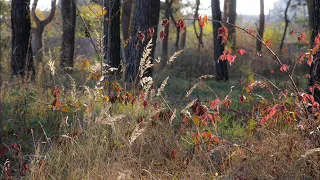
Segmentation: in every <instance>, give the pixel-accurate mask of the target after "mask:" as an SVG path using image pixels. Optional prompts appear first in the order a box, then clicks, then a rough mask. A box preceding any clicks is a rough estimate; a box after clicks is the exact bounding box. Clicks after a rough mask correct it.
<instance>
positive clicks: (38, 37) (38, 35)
mask: <svg viewBox="0 0 320 180" xmlns="http://www.w3.org/2000/svg"><path fill="white" fill-rule="evenodd" d="M37 4H38V0H34V1H33V4H32V10H31V15H32V18H33V19H34V22H35V23H36V28H35V29H33V31H32V32H33V33H32V35H33V36H32V41H33V43H32V44H34V46H35V47H34V49H35V52H34V53H35V55H36V60H37V62H38V63H39V62H42V59H43V44H42V34H43V31H44V28H45V26H47V25H48V24H49V23H50V22H51V21H52V20H53V18H54V15H55V12H56V0H52V1H51V12H50V14H49V16H48V17H47V18H46V19H44V20H40V19H39V18H38V16H37V15H36V8H37Z"/></svg>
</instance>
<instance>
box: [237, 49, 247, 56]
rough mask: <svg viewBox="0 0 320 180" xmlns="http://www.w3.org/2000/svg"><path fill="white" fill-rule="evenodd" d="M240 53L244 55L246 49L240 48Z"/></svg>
mask: <svg viewBox="0 0 320 180" xmlns="http://www.w3.org/2000/svg"><path fill="white" fill-rule="evenodd" d="M238 53H239V54H240V55H244V53H246V50H244V49H239V50H238Z"/></svg>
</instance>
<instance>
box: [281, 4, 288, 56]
mask: <svg viewBox="0 0 320 180" xmlns="http://www.w3.org/2000/svg"><path fill="white" fill-rule="evenodd" d="M290 4H291V0H288V2H287V6H286V10H285V11H284V31H283V36H282V39H281V43H280V49H279V52H280V55H281V54H282V48H283V45H284V40H285V38H286V34H287V30H288V25H289V23H290V20H289V17H288V10H289V7H290Z"/></svg>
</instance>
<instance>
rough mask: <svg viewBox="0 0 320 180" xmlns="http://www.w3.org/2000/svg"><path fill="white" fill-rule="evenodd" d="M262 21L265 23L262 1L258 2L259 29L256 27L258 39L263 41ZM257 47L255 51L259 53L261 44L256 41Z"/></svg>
mask: <svg viewBox="0 0 320 180" xmlns="http://www.w3.org/2000/svg"><path fill="white" fill-rule="evenodd" d="M264 21H265V16H264V0H260V19H259V27H258V35H259V38H260V39H262V40H263V33H264ZM256 42H257V46H256V50H257V51H258V52H261V49H262V42H261V41H259V40H258V39H257V41H256Z"/></svg>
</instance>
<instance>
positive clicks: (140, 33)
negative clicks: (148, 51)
mask: <svg viewBox="0 0 320 180" xmlns="http://www.w3.org/2000/svg"><path fill="white" fill-rule="evenodd" d="M145 37H146V35H145V34H144V33H143V32H139V33H138V39H139V40H140V41H141V42H142V43H143V42H144V39H145Z"/></svg>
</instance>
